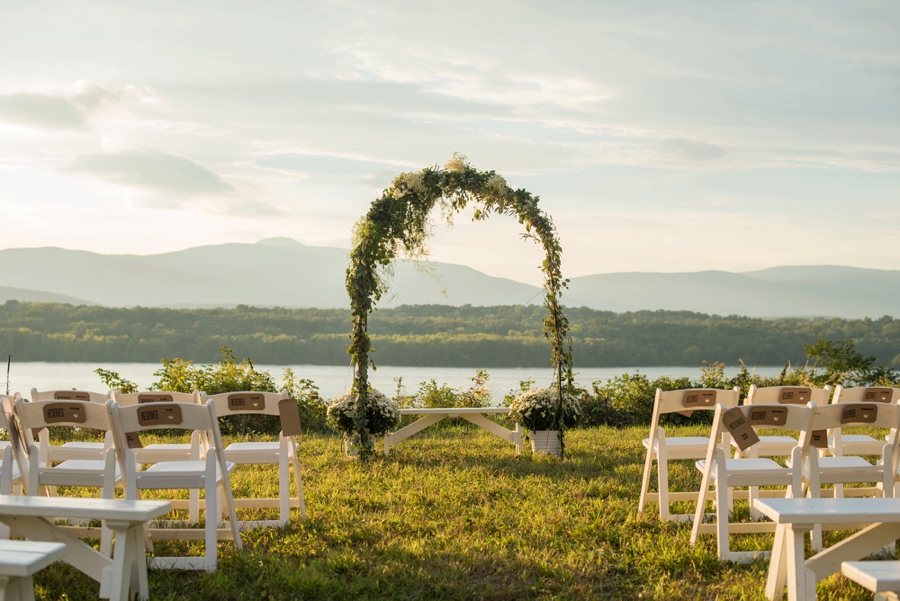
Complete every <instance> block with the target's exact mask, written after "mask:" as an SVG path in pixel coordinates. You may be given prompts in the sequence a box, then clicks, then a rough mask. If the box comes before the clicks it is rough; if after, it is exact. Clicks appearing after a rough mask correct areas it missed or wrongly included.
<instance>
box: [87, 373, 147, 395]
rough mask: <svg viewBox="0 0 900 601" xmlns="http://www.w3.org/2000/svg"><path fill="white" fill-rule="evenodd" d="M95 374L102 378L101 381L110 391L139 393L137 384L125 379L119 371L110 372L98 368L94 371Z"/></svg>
mask: <svg viewBox="0 0 900 601" xmlns="http://www.w3.org/2000/svg"><path fill="white" fill-rule="evenodd" d="M94 373H95V374H97V375H98V376H100V381H101V382H103V384H104V386H106V388H108V389H109V390H118V391H119V392H121V393H123V394H131V393H132V392H137V391H138V385H137V384H135V383H134V382H132V381H131V380H129V379H127V378H123V377H122V376H120V375H119V372H117V371H110V370H108V369H103V368H102V367H98V368H97V369H95V370H94Z"/></svg>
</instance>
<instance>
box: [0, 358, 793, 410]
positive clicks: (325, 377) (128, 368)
mask: <svg viewBox="0 0 900 601" xmlns="http://www.w3.org/2000/svg"><path fill="white" fill-rule="evenodd" d="M3 367H5V366H3ZM98 367H102V368H103V369H107V370H111V371H116V372H119V374H120V375H121V376H122V377H124V378H127V379H129V380H131V381H133V382H136V383H137V384H138V386H140V388H141V389H142V390H144V389H146V388H148V387H149V386H150V385H151V384H152V383H153V382H154V381H155V379H156V378H154V376H153V372H155V371H156V370H158V369H160V367H161V366H160V364H159V363H47V362H25V363H15V362H13V364H12V366H11V368H10V373H9V389H10V392H21V393H23V394H25V393H27V392H29V391H30V390H31V389H32V388H37V389H38V390H55V389H72V388H75V389H79V390H95V391H101V392H105V391H106V388H105V387H104V386H103V384H102V382H101V381H100V378H99V377H98V376H97V374H95V373H94V370H95V369H97V368H98ZM285 367H290V368H291V369H293V370H294V373H295V374H296V375H297V376H298V377H301V378H308V379H310V380H312V381H313V382H315V384H316V385H317V386H318V387H319V394H321V395H322V397H323V398H326V399H332V398H335V397H338V396H340V395H341V394H343V393H344V392H346V391H347V390H349V389H350V387H351V386H352V385H353V373H352V371H351V369H350V367H349V366H339V365H290V366H284V365H257V369H260V370H266V371H268V372H269V373H271V374H272V375H273V377H274V378H275V380H276V382H280V381H281V375H282V370H283V369H284V368H285ZM781 369H782V368H781V367H780V366H779V367H757V368H755V372H756V373H758V374H760V375H762V376H771V375H777V374H778V373H780V372H781ZM638 371H639V372H640V373H642V374H645V375H646V376H647V377H648V378H650V379H651V380H652V379H654V378H657V377H659V376H664V375H668V376H675V377H680V376H690V377H692V378H697V377H699V376H700V369H699V368H691V367H585V368H581V369H577V370H576V372H575V380H576V382H578V384H580V385H581V386H584V387H590V384H591V382H595V381H597V380H602V381H605V380H608V379H610V378H613V377H615V376H619V375H622V374H624V373H635V372H638ZM737 372H738V368H735V367H728V368H726V370H725V373H726V374H727V375H729V376H730V375H734V374H735V373H737ZM488 374H489V375H490V379H489V380H488V387H489V388H490V390H491V395H492V397H493V399H494V401H495V402H498V401H500V400H501V399H502V398H503V396H504V395H505V394H507V393H508V392H509V391H510V390H518V388H519V382H520V381H521V380H535V381H536V382H537V385H538V386H547V385H549V384H550V382H551V381H552V378H553V372H552V370H551V369H550V368H549V367H548V368H537V367H512V368H510V367H506V368H499V367H498V368H494V369H490V370H488ZM5 375H6V374H3V376H4V377H3V378H2V380H3V384H2V385H0V392H3V389H5ZM474 375H475V369H473V368H469V367H394V366H387V365H385V366H379V367H378V370H377V371H375V372H370V376H369V379H370V381H371V382H372V384H373V385H374V386H375V387H376V388H378V389H379V390H381V391H382V392H384V393H385V394H387V395H388V396H393V394H394V393H395V391H396V390H397V381H396V378H402V383H403V389H404V393H405V394H412V393H414V392H415V391H416V390H417V389H418V387H419V383H420V382H426V381H429V380H432V379H433V380H435V381H436V382H437V383H438V384H439V385H440V384H447V385H448V386H451V387H453V388H468V387H469V386H470V385H471V384H472V382H471V380H470V378H472V376H474Z"/></svg>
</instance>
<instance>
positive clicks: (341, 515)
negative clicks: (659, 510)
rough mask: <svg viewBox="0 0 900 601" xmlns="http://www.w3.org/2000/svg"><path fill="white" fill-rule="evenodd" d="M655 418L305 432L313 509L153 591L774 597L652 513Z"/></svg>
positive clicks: (279, 595)
mask: <svg viewBox="0 0 900 601" xmlns="http://www.w3.org/2000/svg"><path fill="white" fill-rule="evenodd" d="M645 430H646V429H645V428H633V429H624V430H617V429H612V428H599V429H579V430H571V431H570V432H569V436H568V438H567V443H568V457H567V458H566V460H565V461H558V460H556V459H551V458H547V457H543V456H532V454H531V451H530V448H528V447H526V450H525V451H524V452H523V453H522V455H520V456H516V454H515V451H514V448H513V447H512V445H509V444H508V443H505V442H503V441H500V440H498V439H496V438H494V437H492V436H491V435H489V434H487V433H485V432H483V431H481V430H475V429H469V428H464V427H460V428H448V429H444V430H433V431H431V432H428V431H426V432H424V433H422V434H420V435H418V436H417V437H414V438H412V439H410V440H407V441H404V442H403V443H400V444H399V445H397V446H396V447H394V448H393V449H392V450H391V455H390V457H388V458H378V459H377V460H376V461H374V462H373V463H372V464H370V465H367V466H363V465H360V464H359V463H358V462H357V461H355V460H351V459H347V458H345V457H344V456H343V450H342V446H341V440H340V439H339V438H337V437H328V436H305V437H304V438H303V440H302V443H301V461H302V469H303V477H304V485H305V489H306V501H307V506H308V509H309V516H310V517H309V519H308V520H306V521H300V520H299V519H297V520H295V521H294V523H293V525H291V526H290V527H288V528H286V529H283V530H277V529H262V530H254V531H250V532H246V533H245V534H244V543H245V549H244V551H243V552H241V553H237V552H235V551H234V548H233V546H232V545H231V543H230V542H221V543H220V544H219V547H220V561H219V569H218V570H217V571H216V572H213V573H208V574H206V573H196V572H163V571H151V572H150V592H151V597H152V598H154V599H298V598H308V599H329V598H340V599H433V598H447V599H523V598H561V599H576V598H577V599H584V598H609V599H638V598H642V599H667V600H671V599H762V598H763V589H764V586H765V576H766V570H767V569H768V562H767V561H763V562H758V563H756V564H752V565H745V566H738V565H732V564H725V563H721V562H719V561H718V560H717V559H716V556H715V548H714V538H713V537H712V536H708V537H704V540H703V541H702V542H701V544H700V545H698V546H697V547H696V548H691V546H690V544H689V537H690V526H689V525H688V524H676V523H662V522H660V521H659V519H658V517H657V515H656V514H655V513H654V511H655V510H656V505H651V506H650V509H651V511H650V512H649V513H648V514H647V515H646V516H643V517H638V515H637V512H636V509H637V502H638V496H639V491H640V476H641V472H642V468H643V447H642V446H641V444H640V440H641V438H642V437H643V436H646V431H645ZM690 432H691V429H690V428H682V429H677V428H672V429H671V433H672V434H681V435H686V434H689V433H690ZM226 444H227V441H226ZM673 483H674V485H675V486H679V485H680V486H687V485H689V486H693V487H696V485H697V484H698V483H699V477H698V476H696V475H695V474H694V473H693V467H692V466H689V465H688V464H687V463H684V464H683V466H681V467H679V468H676V469H674V470H673ZM233 484H234V487H235V489H236V491H237V494H239V495H240V494H242V492H243V493H246V491H248V490H255V491H257V494H267V495H274V494H275V493H276V489H277V477H276V474H275V471H274V469H273V470H267V469H259V468H250V467H239V468H238V470H237V472H236V473H235V477H234V481H233ZM66 494H69V493H68V492H67V493H66ZM689 509H690V507H689V506H687V504H685V506H684V507H682V508H681V510H683V511H684V510H689ZM239 513H240V512H239ZM243 515H244V516H245V517H248V514H243ZM733 540H734V541H735V542H733V548H734V549H741V548H754V547H755V546H756V545H768V546H770V547H771V544H772V543H771V541H772V536H771V535H756V536H753V537H749V536H748V537H740V538H737V539H736V540H735V539H733ZM159 545H160V543H157V548H160V547H159ZM169 545H171V547H170V550H173V551H175V552H179V553H181V552H184V550H185V549H187V548H190V549H191V550H193V552H194V553H196V554H199V553H200V552H201V550H202V543H199V542H198V543H190V544H189V545H188V544H186V543H169ZM179 545H180V546H179ZM36 582H37V584H38V585H39V589H38V594H39V597H40V598H45V599H60V598H64V599H66V598H67V599H81V598H96V594H97V590H98V588H97V586H96V585H95V584H94V583H93V582H92V581H90V580H89V579H88V578H86V577H85V576H83V575H82V574H80V573H79V572H77V571H76V570H74V569H72V568H70V567H68V566H65V565H57V566H53V567H51V568H50V569H47V570H44V571H43V572H41V573H40V574H39V575H38V577H37V579H36ZM819 598H820V599H860V600H863V599H871V593H866V592H865V591H864V590H863V589H861V588H859V587H857V586H856V585H854V584H852V583H850V582H849V581H847V580H845V579H843V578H842V577H840V576H836V577H832V578H831V579H829V580H827V581H825V582H824V583H822V584H820V586H819Z"/></svg>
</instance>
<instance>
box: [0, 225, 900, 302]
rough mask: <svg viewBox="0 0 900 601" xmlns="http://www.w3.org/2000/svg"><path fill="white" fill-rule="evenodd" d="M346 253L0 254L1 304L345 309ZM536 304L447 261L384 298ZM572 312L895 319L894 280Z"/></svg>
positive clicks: (775, 286) (756, 275)
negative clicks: (655, 311)
mask: <svg viewBox="0 0 900 601" xmlns="http://www.w3.org/2000/svg"><path fill="white" fill-rule="evenodd" d="M347 255H348V252H347V250H345V249H341V248H330V247H318V246H306V245H303V244H300V243H299V242H297V241H295V240H293V239H291V238H269V239H266V240H261V241H259V242H257V243H256V244H240V243H229V244H219V245H212V246H200V247H195V248H188V249H185V250H180V251H176V252H170V253H163V254H156V255H102V254H97V253H92V252H87V251H79V250H67V249H63V248H52V247H47V248H19V249H7V250H2V251H0V302H4V301H6V300H10V299H14V300H20V301H37V302H62V303H70V304H97V305H105V306H126V307H130V306H145V307H146V306H168V307H216V306H220V307H231V306H235V305H238V304H244V305H255V306H284V307H323V308H326V307H348V306H349V302H348V298H347V293H346V290H345V288H344V275H345V271H346V268H347V261H348V259H347ZM540 302H542V298H541V290H540V288H538V287H537V286H532V285H529V284H523V283H521V282H516V281H514V280H510V279H506V278H498V277H493V276H489V275H486V274H484V273H481V272H480V271H477V270H475V269H472V268H471V267H466V266H464V265H455V264H451V263H433V264H432V263H429V264H426V265H425V266H424V267H422V266H420V265H416V264H413V263H408V262H402V261H401V262H398V263H397V265H396V268H395V273H394V277H393V280H392V283H391V292H390V293H389V295H388V298H386V299H383V300H382V302H381V303H380V306H385V307H388V306H396V305H400V304H410V305H421V304H443V305H457V306H459V305H466V304H468V305H475V306H490V305H513V304H529V303H540ZM563 302H564V303H565V304H566V305H568V306H586V307H590V308H593V309H603V310H609V311H617V312H622V311H636V310H643V309H649V310H655V309H667V310H688V311H696V312H700V313H712V314H719V315H732V314H737V315H748V316H757V317H784V316H803V317H812V316H831V317H845V318H859V317H873V318H874V317H881V316H882V315H892V316H897V315H900V271H894V270H879V269H864V268H856V267H840V266H830V265H809V266H786V267H772V268H769V269H763V270H761V271H752V272H745V273H733V272H726V271H700V272H685V273H644V272H632V273H604V274H595V275H587V276H581V277H574V278H571V281H570V283H569V289H568V290H567V291H566V292H565V294H564V296H563Z"/></svg>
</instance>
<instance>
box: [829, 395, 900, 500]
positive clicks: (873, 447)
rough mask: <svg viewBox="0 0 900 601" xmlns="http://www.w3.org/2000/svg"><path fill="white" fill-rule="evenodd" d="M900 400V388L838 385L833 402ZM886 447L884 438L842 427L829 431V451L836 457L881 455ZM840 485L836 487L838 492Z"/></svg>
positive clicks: (885, 401)
mask: <svg viewBox="0 0 900 601" xmlns="http://www.w3.org/2000/svg"><path fill="white" fill-rule="evenodd" d="M898 402H900V388H889V387H887V386H867V387H859V388H844V387H843V386H836V387H835V389H834V398H833V399H832V401H831V403H832V404H834V405H837V404H840V403H889V404H893V405H896V404H897V403H898ZM882 447H884V441H883V440H877V439H875V438H872V437H871V436H869V435H868V434H847V433H846V432H843V431H842V428H833V429H831V430H829V432H828V452H829V453H830V454H831V455H833V456H835V457H843V456H846V455H879V454H881V449H882ZM837 490H838V487H835V492H836V494H837Z"/></svg>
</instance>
